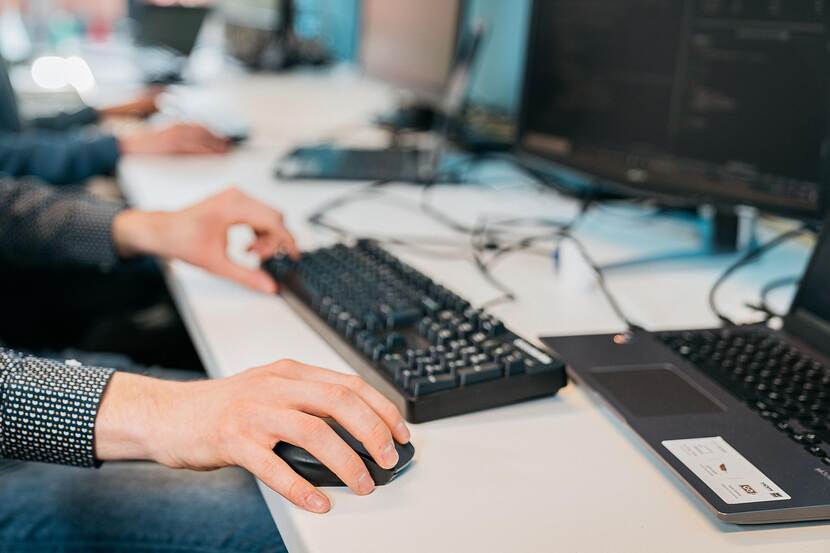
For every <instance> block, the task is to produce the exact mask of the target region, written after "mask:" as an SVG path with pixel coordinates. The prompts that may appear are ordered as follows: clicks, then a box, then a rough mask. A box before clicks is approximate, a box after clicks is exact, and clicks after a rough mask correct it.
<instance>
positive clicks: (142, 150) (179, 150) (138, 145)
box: [118, 123, 230, 155]
mask: <svg viewBox="0 0 830 553" xmlns="http://www.w3.org/2000/svg"><path fill="white" fill-rule="evenodd" d="M118 143H119V145H120V148H121V152H122V153H123V154H125V155H131V154H149V155H188V154H223V153H225V152H227V151H228V149H229V148H230V142H229V141H228V140H225V139H224V138H220V137H218V136H216V135H215V134H213V133H212V132H210V131H209V130H208V129H206V128H205V127H203V126H201V125H194V124H190V123H177V124H175V125H171V126H169V127H165V128H162V129H150V130H146V131H140V132H137V133H135V134H131V135H128V136H124V137H120V138H119V140H118Z"/></svg>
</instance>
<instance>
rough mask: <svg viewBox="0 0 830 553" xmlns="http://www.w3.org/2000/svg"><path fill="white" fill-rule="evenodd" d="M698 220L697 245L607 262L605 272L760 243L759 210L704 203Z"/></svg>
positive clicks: (702, 256) (729, 251) (731, 251)
mask: <svg viewBox="0 0 830 553" xmlns="http://www.w3.org/2000/svg"><path fill="white" fill-rule="evenodd" d="M698 221H699V227H700V238H701V243H700V247H698V248H693V249H690V250H678V251H674V252H664V253H661V254H657V255H653V256H644V257H636V258H632V259H624V260H622V261H615V262H612V263H608V264H606V265H603V266H601V267H600V268H601V269H602V270H603V271H614V270H620V269H630V268H632V267H638V266H640V265H650V264H654V263H671V262H674V261H683V260H694V259H705V258H711V257H713V256H720V255H735V254H737V253H741V252H745V251H748V250H750V249H751V248H754V247H755V246H756V245H757V244H758V238H757V227H758V212H757V211H756V210H755V209H752V208H735V209H732V210H723V209H717V208H715V207H712V206H702V207H701V208H700V209H699V212H698Z"/></svg>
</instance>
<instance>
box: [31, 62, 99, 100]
mask: <svg viewBox="0 0 830 553" xmlns="http://www.w3.org/2000/svg"><path fill="white" fill-rule="evenodd" d="M32 80H33V81H34V82H35V84H37V85H38V86H39V87H41V88H45V89H48V90H57V89H61V88H65V87H67V86H71V87H72V88H74V89H75V90H77V91H78V93H81V94H83V93H85V92H89V91H91V90H92V89H94V88H95V76H94V75H93V74H92V70H91V69H90V68H89V64H87V62H86V61H84V60H83V59H82V58H79V57H78V56H70V57H68V58H63V57H60V56H42V57H39V58H38V59H36V60H35V61H34V63H32Z"/></svg>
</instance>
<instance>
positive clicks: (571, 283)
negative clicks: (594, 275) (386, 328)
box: [120, 72, 830, 553]
mask: <svg viewBox="0 0 830 553" xmlns="http://www.w3.org/2000/svg"><path fill="white" fill-rule="evenodd" d="M199 94H205V95H209V96H212V97H214V98H215V100H216V101H230V102H232V103H233V105H234V106H236V107H235V109H241V110H243V111H244V112H246V113H247V114H248V115H249V117H250V118H251V121H253V122H254V129H253V135H252V140H251V142H250V143H248V144H247V145H246V146H245V147H243V148H241V149H239V150H238V151H236V152H234V153H233V154H231V155H230V156H229V157H224V158H200V159H195V158H191V159H176V160H174V159H160V158H143V159H137V158H133V159H128V160H125V161H124V162H123V163H122V166H121V169H120V178H121V183H122V186H123V188H124V190H125V192H126V194H127V195H128V197H129V198H130V200H131V201H132V202H133V203H134V204H135V205H137V206H139V207H142V208H147V209H172V208H177V207H181V206H184V205H187V204H189V203H191V202H193V201H196V200H198V199H201V198H203V197H205V196H207V195H209V194H211V193H213V192H216V191H218V190H220V189H223V188H225V187H227V186H229V185H231V184H233V185H236V186H238V187H240V188H242V189H243V190H245V191H247V192H248V193H250V194H252V195H254V196H256V197H258V198H260V199H262V200H264V201H266V202H269V203H271V204H273V205H276V206H279V207H280V208H281V209H283V210H284V211H285V212H286V216H287V221H288V224H289V225H290V226H291V228H292V230H294V231H295V233H296V235H297V237H298V239H299V242H300V245H301V246H302V247H305V248H310V247H314V246H316V245H319V244H322V243H326V242H329V241H332V240H333V239H334V237H333V236H332V235H330V234H327V233H325V232H322V231H320V230H317V229H314V228H312V227H311V226H309V225H308V224H307V223H306V222H305V219H306V216H307V215H308V214H309V213H311V212H312V211H314V210H315V208H317V207H318V206H320V205H321V204H322V203H324V202H326V201H328V200H330V199H331V198H333V197H335V196H337V195H341V194H346V193H349V192H350V191H351V190H354V189H356V188H357V187H359V186H360V185H359V184H344V183H340V184H331V183H314V182H305V183H292V182H279V181H278V180H276V179H275V178H274V177H273V168H274V163H275V161H276V159H277V158H278V157H279V155H280V154H281V153H284V152H286V151H287V150H288V149H289V148H290V147H292V146H295V145H296V144H297V143H307V142H314V141H319V140H320V139H321V137H328V136H332V135H333V134H344V133H345V131H344V129H352V130H351V131H349V132H348V133H347V134H349V135H350V136H355V135H357V134H360V133H359V132H358V130H359V127H360V126H361V125H363V124H364V123H365V122H366V121H367V120H368V118H369V117H370V115H371V114H373V113H375V112H377V111H379V110H381V109H383V108H384V107H388V106H390V105H391V102H390V96H389V95H388V94H387V92H386V91H385V90H384V89H383V88H381V87H379V86H377V85H375V84H372V83H367V82H365V81H362V80H359V79H357V78H356V77H354V76H351V75H349V74H348V73H340V72H335V73H333V74H294V75H287V76H279V77H277V76H268V77H264V76H259V77H244V78H231V79H229V80H227V81H225V82H222V83H216V84H215V85H212V86H210V87H207V88H206V89H204V90H202V91H200V92H199ZM488 180H489V179H488ZM419 194H420V192H419V190H417V189H416V188H415V187H411V186H404V185H401V186H392V187H390V188H389V189H388V190H387V191H386V192H385V193H383V194H381V195H379V196H377V197H376V198H373V199H371V200H366V201H363V202H359V203H354V204H352V205H350V206H348V207H345V208H343V209H341V210H338V211H337V212H336V213H333V214H332V217H333V218H334V220H336V221H338V222H339V223H340V224H342V225H343V226H346V227H348V228H349V229H351V230H352V231H353V232H355V233H357V234H364V235H375V236H378V235H382V236H407V237H421V238H432V239H439V238H440V239H441V241H442V244H443V245H441V246H433V247H430V249H429V251H428V252H425V251H422V250H421V249H417V250H416V249H413V248H408V247H400V248H397V249H394V250H393V251H395V253H397V254H398V255H400V256H401V257H403V258H404V259H406V260H407V261H409V262H410V263H412V264H413V265H415V266H416V267H418V268H419V269H421V270H422V271H424V272H426V273H428V274H429V275H430V276H432V277H433V278H435V279H436V280H438V281H440V282H443V283H444V284H446V285H447V286H448V287H450V288H453V289H455V290H456V291H458V292H459V293H461V294H462V295H464V296H465V297H467V298H468V299H470V300H471V301H472V302H473V303H474V304H480V303H483V302H485V301H487V300H489V299H491V298H493V297H496V296H497V295H498V292H497V291H496V290H494V289H493V288H492V286H491V285H490V284H488V283H487V282H486V281H485V280H484V279H482V277H481V276H480V275H479V274H478V272H477V271H476V270H475V268H474V267H473V265H472V264H471V263H470V262H469V260H468V255H467V253H466V252H467V250H466V249H465V246H466V240H467V238H465V237H464V236H461V235H458V234H455V233H453V232H452V231H450V230H447V229H445V228H442V227H441V226H439V225H437V224H436V223H435V222H434V221H432V220H430V219H428V218H426V217H424V216H423V215H422V214H421V213H420V212H419V211H418V210H417V209H416V207H417V200H418V198H419ZM433 198H434V201H435V202H436V205H440V206H442V207H443V209H445V210H447V211H448V212H450V213H452V214H453V216H454V217H457V218H459V219H461V220H465V221H468V222H471V223H472V222H474V221H476V220H477V218H478V217H480V216H481V215H482V214H490V215H492V216H496V217H498V216H500V215H505V214H512V215H522V216H527V215H541V216H546V217H556V218H562V219H567V218H568V217H572V216H573V215H574V213H575V210H576V206H575V205H574V204H573V202H571V201H569V200H566V199H563V198H559V197H556V196H555V195H553V194H542V193H539V192H538V191H534V189H533V188H532V187H530V186H527V185H526V184H522V183H521V181H520V179H519V178H501V179H499V178H493V179H492V183H490V184H488V185H487V186H478V187H469V186H456V187H452V186H446V187H438V188H437V189H436V190H435V193H434V197H433ZM579 233H580V235H581V236H582V237H583V239H584V240H585V242H586V243H587V244H588V246H589V248H590V250H591V252H592V254H593V256H594V257H595V258H596V259H598V260H600V261H602V262H610V261H614V260H622V259H626V258H629V257H633V256H642V255H650V254H654V253H658V252H661V251H664V252H665V251H674V250H678V249H683V248H692V247H693V246H694V244H695V234H694V229H693V228H692V227H691V226H690V225H688V224H686V223H683V222H681V221H674V220H666V219H660V218H655V217H651V216H649V214H648V213H645V212H642V211H637V210H634V209H631V208H625V209H620V208H614V209H601V210H598V211H597V212H595V213H593V214H591V215H589V217H588V218H587V220H585V221H584V222H583V224H582V225H581V226H580V231H579ZM243 235H244V232H241V233H236V235H235V237H234V239H233V240H232V243H233V244H241V242H243V241H244V239H245V237H244V236H243ZM239 249H240V250H241V248H239ZM807 255H808V248H807V246H806V245H803V244H797V245H793V246H791V247H787V248H782V249H781V250H780V251H778V252H776V253H775V254H774V255H771V256H769V257H768V258H766V259H764V260H763V261H762V262H760V263H758V264H756V265H755V266H753V267H751V268H750V269H748V270H747V271H745V272H743V273H741V275H739V276H737V277H736V278H735V279H734V280H733V281H732V282H731V283H730V284H729V285H728V286H726V287H725V288H724V293H723V297H724V298H725V299H726V300H728V301H723V304H724V308H725V309H727V310H728V311H729V312H730V313H732V314H734V315H735V316H739V317H743V316H747V315H748V313H747V311H746V310H745V309H743V308H742V305H743V302H745V301H749V300H754V299H755V298H756V297H757V292H758V288H759V287H760V286H761V285H762V284H763V283H765V282H768V281H769V280H771V279H772V278H775V277H778V276H789V275H790V274H794V273H797V272H798V271H800V270H801V269H802V267H803V265H804V262H805V261H806V258H807ZM730 261H731V259H699V260H689V261H684V262H680V261H678V262H673V263H669V264H662V265H650V266H641V267H638V268H632V269H626V270H618V271H615V272H614V273H612V274H611V275H610V277H609V281H610V286H611V288H612V289H613V290H614V292H615V294H617V295H618V296H619V299H620V303H621V305H622V306H623V309H625V310H626V312H627V313H628V314H629V316H630V317H631V318H632V319H634V320H636V321H638V322H640V323H642V324H644V325H646V326H648V327H652V328H658V327H659V328H681V327H687V328H688V327H696V326H711V325H714V324H715V319H714V317H713V316H712V314H711V313H710V312H709V311H708V308H707V305H706V294H707V292H708V289H709V287H710V285H711V283H712V282H713V280H714V278H715V277H716V275H717V274H718V273H719V272H720V271H721V270H722V269H723V268H724V267H725V265H726V264H727V263H729V262H730ZM495 275H496V276H497V277H498V278H499V279H501V280H503V281H504V282H505V283H508V285H509V286H511V287H512V288H514V289H515V290H516V291H517V293H518V299H517V301H515V302H512V303H506V304H502V305H499V306H497V307H495V308H494V309H493V310H492V311H493V312H494V313H495V314H496V315H497V316H499V317H501V318H503V319H504V320H505V322H506V323H507V324H508V325H509V326H510V327H512V328H513V329H514V330H516V331H517V332H518V333H521V334H523V335H525V336H526V337H528V338H535V337H537V336H539V335H544V334H575V333H587V332H604V331H615V330H619V329H620V328H621V323H620V322H619V321H618V320H617V319H616V318H615V316H614V314H613V312H612V311H611V309H610V308H609V307H608V304H607V302H606V301H605V299H604V297H603V296H602V294H601V293H600V291H599V290H598V288H597V286H596V284H595V283H594V282H593V281H592V279H591V278H590V272H589V271H588V269H587V267H585V265H584V263H582V262H581V261H580V260H579V259H578V256H565V258H564V259H563V263H562V267H561V269H560V271H559V272H558V273H555V272H554V270H553V264H552V262H551V260H550V259H546V258H544V257H542V256H538V255H531V254H516V255H513V256H509V257H507V258H505V259H504V260H503V261H502V262H501V263H500V264H499V265H497V266H496V268H495ZM168 276H169V280H170V283H171V286H172V288H173V290H174V296H175V298H176V301H177V302H178V305H179V307H180V309H181V311H182V312H183V315H184V317H185V319H186V322H187V325H188V328H189V330H190V332H191V335H192V336H193V339H194V341H195V342H196V344H197V348H198V350H199V353H200V355H201V356H202V359H203V361H204V363H205V365H206V367H207V369H208V371H209V372H210V374H211V375H212V376H214V377H222V376H228V375H231V374H234V373H236V372H239V371H242V370H244V369H246V368H248V367H251V366H256V365H260V364H264V363H267V362H271V361H274V360H277V359H280V358H285V357H290V358H295V359H299V360H302V361H304V362H307V363H311V364H316V365H321V366H325V367H329V368H332V369H335V370H340V371H344V372H348V371H351V369H350V368H349V367H348V365H347V364H346V363H345V362H344V361H343V360H342V359H341V358H340V357H339V356H338V355H337V354H335V353H334V352H333V351H332V350H331V348H329V347H328V346H327V345H326V344H325V343H324V342H323V340H322V339H321V338H320V337H318V336H317V334H316V333H314V332H313V331H312V330H311V329H310V328H308V327H307V326H306V325H305V324H304V323H303V322H302V321H301V320H300V319H299V318H298V317H297V316H296V315H294V313H293V312H292V311H291V310H290V309H289V308H288V306H287V305H286V304H285V303H284V302H283V301H282V300H281V299H280V298H279V297H268V296H263V295H261V294H257V293H255V292H251V291H248V290H244V289H242V288H240V287H238V286H236V285H234V284H231V283H228V282H225V281H222V280H219V279H217V278H214V277H212V276H210V275H207V274H205V273H204V272H202V271H199V270H197V269H195V268H192V267H189V266H186V265H184V264H181V263H173V264H171V265H170V267H169V271H168ZM786 299H787V298H781V303H783V304H784V306H785V305H786ZM412 430H413V443H414V444H415V445H416V448H417V453H416V461H415V464H414V466H413V467H412V470H411V471H409V472H408V473H407V474H406V475H405V476H403V477H402V478H401V479H400V480H398V481H396V482H395V483H393V484H392V485H390V486H387V487H383V488H378V489H377V490H376V491H375V493H374V494H372V495H371V496H369V497H357V496H354V495H352V494H351V493H349V492H348V491H346V490H343V489H328V490H326V492H327V493H328V494H329V495H330V497H331V498H332V500H333V504H334V508H333V510H332V512H331V513H330V514H328V515H325V516H319V515H313V514H309V513H306V512H303V511H301V510H299V509H297V508H295V507H293V506H292V505H291V504H289V503H288V502H286V501H284V500H283V499H282V498H281V497H280V496H278V495H277V494H276V493H274V492H272V491H271V490H269V489H267V488H265V487H264V486H260V487H261V489H262V492H263V495H264V497H265V499H266V501H267V503H268V506H269V508H270V509H271V512H272V513H273V515H274V518H275V520H276V521H277V524H278V526H279V529H280V531H281V533H282V535H283V538H284V539H285V542H286V544H287V545H288V547H289V549H290V551H292V553H298V552H313V553H318V552H320V553H323V552H329V551H362V552H367V553H369V552H388V551H396V552H399V553H404V552H413V553H414V552H416V551H417V552H422V551H435V552H438V551H448V552H457V551H476V552H489V551H494V552H503V551H515V552H528V553H530V552H533V553H535V552H539V551H568V552H606V551H637V552H640V553H646V552H655V553H658V552H659V553H663V552H665V551H673V552H676V553H683V552H688V553H700V552H701V551H706V552H718V551H732V550H741V549H743V550H746V549H747V548H748V547H751V548H752V551H758V552H782V553H792V552H795V551H798V552H804V553H808V552H819V551H821V552H826V551H828V550H830V524H802V525H787V526H772V527H757V528H754V527H739V526H733V525H727V524H723V523H721V522H719V521H718V520H717V519H716V518H715V517H714V516H713V515H711V514H710V513H709V512H708V511H706V510H705V509H704V507H703V505H702V504H701V503H700V502H699V501H698V500H697V499H696V498H695V497H693V496H692V495H691V494H690V493H689V492H687V491H686V490H685V488H684V487H682V486H681V484H680V483H679V481H678V480H677V479H676V478H675V477H674V476H673V475H672V474H670V473H669V472H668V471H667V470H666V469H664V468H663V467H662V465H660V464H658V462H657V461H656V460H655V459H654V457H652V456H651V455H649V454H648V453H647V452H646V451H645V449H644V448H643V447H641V446H640V445H639V443H638V442H637V440H636V438H635V437H634V436H633V435H632V434H631V433H630V432H629V431H628V430H627V429H625V428H624V427H623V426H622V425H620V424H618V423H617V422H616V420H615V419H614V418H613V417H612V416H611V415H610V414H608V413H607V412H605V411H604V410H603V409H602V408H600V407H599V406H598V404H597V403H596V402H594V401H592V400H591V398H590V397H589V396H588V394H587V393H586V390H584V389H580V388H578V387H576V386H574V385H570V386H568V387H567V388H566V389H564V390H563V391H562V392H561V393H560V394H559V395H558V396H557V397H555V398H550V399H542V400H538V401H533V402H528V403H524V404H521V405H516V406H511V407H506V408H500V409H494V410H490V411H486V412H482V413H476V414H472V415H467V416H461V417H455V418H451V419H446V420H441V421H436V422H431V423H427V424H422V425H414V426H413V427H412Z"/></svg>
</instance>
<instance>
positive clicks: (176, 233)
mask: <svg viewBox="0 0 830 553" xmlns="http://www.w3.org/2000/svg"><path fill="white" fill-rule="evenodd" d="M239 224H244V225H249V226H250V227H251V228H252V229H253V231H254V234H255V235H256V240H255V241H254V242H253V244H251V246H250V247H249V250H250V251H253V252H254V253H256V254H257V255H258V256H259V258H260V259H265V258H268V257H271V256H273V255H274V254H276V253H277V252H278V251H281V250H282V251H285V252H287V253H288V254H289V255H291V256H292V257H294V258H297V257H299V254H300V252H299V250H298V249H297V245H296V244H295V242H294V238H293V237H292V236H291V233H290V232H288V229H286V227H285V223H284V222H283V216H282V213H280V212H279V211H277V210H276V209H274V208H272V207H269V206H267V205H265V204H263V203H261V202H258V201H256V200H254V199H253V198H251V197H250V196H247V195H246V194H244V193H243V192H240V191H239V190H237V189H234V188H231V189H228V190H225V191H224V192H221V193H219V194H217V195H215V196H212V197H211V198H208V199H207V200H204V201H202V202H200V203H198V204H196V205H194V206H192V207H189V208H186V209H183V210H180V211H173V212H148V211H139V210H125V211H123V212H121V213H120V214H119V215H118V216H116V218H115V220H114V222H113V240H114V241H115V245H116V248H117V249H118V252H119V253H120V254H121V255H122V256H124V257H131V256H134V255H142V254H144V255H155V256H159V257H163V258H167V259H181V260H183V261H186V262H188V263H190V264H192V265H196V266H197V267H201V268H203V269H206V270H208V271H210V272H212V273H214V274H217V275H219V276H222V277H225V278H228V279H231V280H234V281H236V282H239V283H241V284H244V285H245V286H248V287H251V288H254V289H257V290H261V291H263V292H266V293H274V292H275V291H276V289H277V285H276V283H275V282H274V280H273V279H272V278H271V277H270V276H269V275H268V274H267V273H266V272H265V271H263V270H261V269H250V268H246V267H241V266H239V265H237V264H235V263H234V262H233V261H231V260H230V259H228V255H227V248H228V229H229V228H230V227H231V226H233V225H239Z"/></svg>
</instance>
